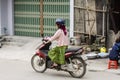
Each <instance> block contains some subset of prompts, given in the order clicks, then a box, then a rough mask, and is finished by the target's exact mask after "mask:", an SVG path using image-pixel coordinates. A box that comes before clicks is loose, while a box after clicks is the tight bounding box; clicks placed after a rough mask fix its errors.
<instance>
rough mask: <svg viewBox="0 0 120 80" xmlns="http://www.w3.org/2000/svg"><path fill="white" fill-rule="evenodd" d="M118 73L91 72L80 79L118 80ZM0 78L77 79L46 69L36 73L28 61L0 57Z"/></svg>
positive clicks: (31, 79) (26, 79) (35, 79)
mask: <svg viewBox="0 0 120 80" xmlns="http://www.w3.org/2000/svg"><path fill="white" fill-rule="evenodd" d="M118 79H120V75H117V74H113V73H109V72H103V71H101V72H91V71H87V73H86V75H85V76H84V77H83V78H82V79H80V80H118ZM0 80H78V79H76V78H72V77H71V76H70V75H69V74H68V73H66V72H62V71H59V72H58V71H55V70H49V69H48V70H47V71H46V72H45V73H43V74H41V73H36V72H35V71H34V70H33V69H32V67H31V65H30V62H28V61H20V60H8V59H0Z"/></svg>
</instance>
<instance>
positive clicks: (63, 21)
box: [56, 18, 65, 25]
mask: <svg viewBox="0 0 120 80" xmlns="http://www.w3.org/2000/svg"><path fill="white" fill-rule="evenodd" d="M56 24H58V25H64V24H65V20H64V19H61V18H57V19H56Z"/></svg>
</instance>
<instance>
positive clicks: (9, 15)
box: [0, 0, 13, 35]
mask: <svg viewBox="0 0 120 80" xmlns="http://www.w3.org/2000/svg"><path fill="white" fill-rule="evenodd" d="M0 35H13V0H0Z"/></svg>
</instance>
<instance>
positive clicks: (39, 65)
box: [31, 54, 47, 73]
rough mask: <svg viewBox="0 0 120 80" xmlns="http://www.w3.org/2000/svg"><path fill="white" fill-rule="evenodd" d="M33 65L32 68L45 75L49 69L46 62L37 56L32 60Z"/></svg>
mask: <svg viewBox="0 0 120 80" xmlns="http://www.w3.org/2000/svg"><path fill="white" fill-rule="evenodd" d="M31 65H32V68H33V69H34V70H35V71H36V72H39V73H43V72H44V71H46V69H47V67H46V60H45V59H44V58H42V57H40V56H39V55H37V54H35V55H33V57H32V58H31Z"/></svg>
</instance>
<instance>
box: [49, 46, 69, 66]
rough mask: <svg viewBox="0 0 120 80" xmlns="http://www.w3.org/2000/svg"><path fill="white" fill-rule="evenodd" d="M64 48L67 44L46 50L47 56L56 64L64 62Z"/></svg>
mask: <svg viewBox="0 0 120 80" xmlns="http://www.w3.org/2000/svg"><path fill="white" fill-rule="evenodd" d="M66 49H67V46H57V47H55V48H53V49H51V50H50V51H49V52H48V56H49V58H50V59H51V60H52V61H53V62H55V63H57V64H64V63H65V50H66Z"/></svg>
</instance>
